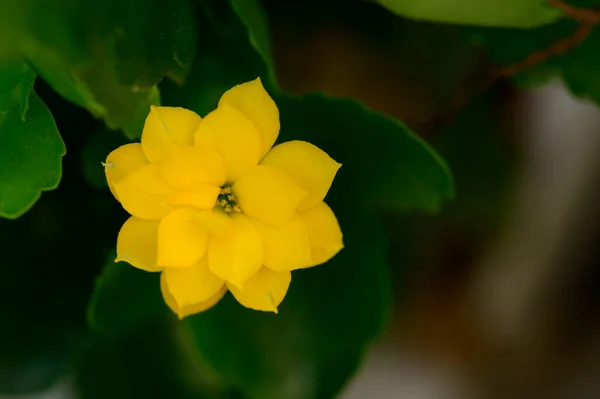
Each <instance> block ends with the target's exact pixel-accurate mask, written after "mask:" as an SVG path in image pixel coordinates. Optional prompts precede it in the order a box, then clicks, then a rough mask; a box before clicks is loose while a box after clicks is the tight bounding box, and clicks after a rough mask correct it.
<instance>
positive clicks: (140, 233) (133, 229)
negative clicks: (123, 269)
mask: <svg viewBox="0 0 600 399" xmlns="http://www.w3.org/2000/svg"><path fill="white" fill-rule="evenodd" d="M158 223H159V222H158V221H155V220H142V219H138V218H136V217H135V216H132V217H130V218H129V219H127V221H126V222H125V224H123V227H121V231H119V237H118V238H117V259H115V262H121V261H123V262H127V263H129V264H130V265H132V266H135V267H137V268H138V269H142V270H146V271H149V272H157V271H160V270H162V268H160V267H158V266H156V248H157V243H158Z"/></svg>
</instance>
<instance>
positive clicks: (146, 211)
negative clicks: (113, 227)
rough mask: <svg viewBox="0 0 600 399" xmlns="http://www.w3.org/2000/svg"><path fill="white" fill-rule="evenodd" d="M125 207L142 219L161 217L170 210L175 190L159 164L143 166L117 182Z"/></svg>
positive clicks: (121, 200)
mask: <svg viewBox="0 0 600 399" xmlns="http://www.w3.org/2000/svg"><path fill="white" fill-rule="evenodd" d="M114 186H115V191H116V192H117V195H118V196H119V201H120V202H121V205H123V208H125V210H126V211H127V212H129V213H130V214H132V215H133V216H137V217H139V218H141V219H161V218H162V217H164V216H165V215H166V214H167V213H168V212H169V211H170V210H171V207H170V206H169V205H168V200H169V198H170V197H171V196H173V195H174V194H175V190H174V189H173V188H172V187H171V186H169V185H168V184H167V183H166V182H165V181H164V180H163V179H162V177H161V173H160V167H159V166H158V165H152V164H150V165H146V166H142V167H141V168H139V169H138V170H136V171H134V172H132V173H130V174H129V175H127V176H126V177H125V178H124V179H121V180H120V181H118V182H116V183H115V185H114Z"/></svg>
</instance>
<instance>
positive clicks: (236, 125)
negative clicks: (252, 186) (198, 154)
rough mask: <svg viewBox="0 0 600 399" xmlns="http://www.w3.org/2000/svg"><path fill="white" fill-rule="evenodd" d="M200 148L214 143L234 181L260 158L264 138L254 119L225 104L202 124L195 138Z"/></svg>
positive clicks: (229, 176)
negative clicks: (259, 132)
mask: <svg viewBox="0 0 600 399" xmlns="http://www.w3.org/2000/svg"><path fill="white" fill-rule="evenodd" d="M194 142H195V145H196V146H198V147H204V146H209V147H210V146H212V147H214V148H215V149H216V150H217V151H218V152H219V154H220V155H221V159H223V163H224V165H225V170H226V172H227V181H230V182H233V181H235V180H237V179H238V178H239V177H240V176H242V175H243V174H244V173H245V172H246V171H247V170H248V169H250V168H251V167H253V166H255V165H256V164H257V163H258V160H259V159H260V148H261V141H260V135H259V134H258V131H257V130H256V127H255V126H254V124H253V123H252V121H251V120H250V119H248V118H247V117H246V116H244V114H242V113H241V112H240V111H238V110H237V109H235V108H233V107H232V106H230V105H227V104H224V105H223V106H220V107H219V108H217V109H216V110H214V111H212V112H211V113H210V114H208V115H207V116H206V117H205V118H204V119H203V120H202V123H200V126H199V127H198V130H197V131H196V135H195V138H194Z"/></svg>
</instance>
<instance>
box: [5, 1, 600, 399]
mask: <svg viewBox="0 0 600 399" xmlns="http://www.w3.org/2000/svg"><path fill="white" fill-rule="evenodd" d="M265 4H266V6H267V10H268V13H269V17H270V21H271V29H272V37H273V40H274V43H273V44H274V50H275V58H276V66H277V72H278V76H279V79H280V82H281V85H282V87H283V89H285V90H288V91H291V92H296V93H306V92H312V91H322V92H325V93H327V94H329V95H331V96H335V97H355V98H358V99H360V100H361V101H363V102H364V103H366V104H367V105H368V106H369V107H371V108H373V109H375V110H378V111H381V112H384V113H387V114H390V115H392V116H394V117H396V118H398V119H400V120H401V121H403V122H404V123H405V124H407V125H408V126H409V127H410V128H412V129H413V130H414V131H415V132H417V133H418V134H419V135H421V136H422V137H424V138H425V139H426V140H427V141H428V142H429V143H430V144H431V145H432V146H433V147H434V148H435V149H436V150H437V151H438V152H439V153H440V154H441V155H442V156H443V157H444V159H445V160H446V161H447V162H448V164H449V166H450V168H451V170H452V171H453V173H454V177H455V181H456V187H457V196H456V199H455V200H454V201H452V202H451V203H448V204H447V205H446V206H445V207H444V208H443V210H442V212H441V213H440V214H439V215H424V214H409V215H397V214H388V215H382V217H384V220H385V222H386V226H387V229H388V232H389V234H390V237H391V245H390V259H391V263H392V265H393V276H394V295H395V299H394V308H393V315H392V318H391V320H390V324H389V326H388V328H387V330H386V331H385V333H384V335H383V336H382V337H381V340H380V341H379V342H378V343H377V344H376V345H375V346H374V347H373V349H372V350H371V351H369V352H368V353H366V354H365V361H364V363H363V365H362V366H361V367H360V369H359V371H358V373H357V375H356V377H355V378H354V379H353V380H352V381H351V382H350V383H349V385H348V386H347V387H346V389H345V390H344V391H343V393H342V394H341V396H340V397H341V398H342V399H362V398H373V399H388V398H403V399H450V398H484V399H485V398H489V399H496V398H515V399H519V398H565V399H566V398H568V399H579V398H581V399H592V398H597V397H600V323H598V322H599V318H598V314H600V313H599V312H598V309H600V265H599V262H600V251H599V250H598V246H597V244H598V243H599V240H600V218H599V217H598V216H599V215H598V213H599V212H600V209H599V207H598V203H599V202H600V157H598V154H599V153H600V127H599V126H600V108H598V107H597V106H595V105H593V104H592V103H588V102H586V101H582V100H577V99H574V98H573V97H572V96H571V95H570V94H569V92H568V90H567V89H566V88H565V87H564V86H563V84H562V83H561V82H560V81H558V80H551V81H550V82H549V83H548V84H547V85H545V86H543V87H540V88H536V89H532V90H528V91H522V90H518V89H517V88H516V87H515V86H514V85H513V84H512V83H511V82H509V81H498V82H496V84H494V85H493V86H492V87H491V88H490V89H489V90H488V91H486V92H485V93H477V92H476V91H475V90H473V94H472V95H469V98H470V101H465V102H464V104H459V105H463V106H462V107H460V108H461V109H460V112H458V111H455V108H456V101H457V98H459V97H461V96H462V93H464V92H465V91H466V92H467V93H470V92H471V89H473V88H474V87H475V86H476V83H477V82H478V80H479V79H481V77H482V76H485V74H486V72H487V71H489V69H490V61H489V60H488V59H487V58H486V56H485V54H483V52H482V51H480V49H478V48H477V46H473V45H472V43H471V42H469V40H468V39H467V38H466V35H465V30H464V29H462V28H459V27H455V26H449V25H440V24H430V23H424V22H414V21H408V20H404V19H401V18H399V17H397V16H394V15H392V14H390V13H388V12H387V11H385V10H384V9H383V8H381V7H379V6H377V5H375V4H371V3H367V2H353V3H352V6H349V7H344V8H343V9H342V10H343V11H342V12H340V9H339V8H335V7H328V4H330V2H317V1H306V2H281V1H277V0H269V1H265ZM39 86H40V87H39V88H38V92H39V93H40V96H42V98H44V99H45V101H46V102H47V103H48V104H49V106H50V108H51V109H52V108H53V107H52V104H58V105H55V106H54V109H52V111H53V113H54V114H55V118H56V119H57V123H58V125H59V129H60V130H61V133H63V134H64V135H65V141H66V143H67V148H69V154H68V155H67V156H66V157H65V158H64V162H65V163H66V164H68V163H73V165H75V164H78V163H79V162H80V160H79V158H78V157H79V155H78V154H79V153H80V152H81V151H86V148H87V147H86V145H85V140H83V138H82V137H81V135H78V134H77V132H76V131H75V130H81V129H83V128H85V127H86V126H87V127H89V128H90V129H91V128H92V126H94V123H95V122H94V121H93V120H92V119H91V117H89V116H88V115H87V114H83V113H81V111H78V112H79V113H77V114H75V113H74V111H73V110H72V108H70V106H68V105H67V104H64V103H62V102H61V101H60V99H57V98H54V97H52V96H53V94H52V93H51V91H50V90H49V89H48V88H45V87H44V86H43V83H40V84H39ZM72 118H78V122H77V123H76V124H74V123H73V121H72ZM67 120H68V123H69V125H68V126H67ZM61 124H64V125H65V126H66V127H65V128H64V129H62V128H61ZM74 125H75V126H76V128H75V127H73V126H74ZM69 126H71V127H69ZM73 169H75V167H74V168H73ZM65 170H67V167H65ZM80 180H81V176H68V175H66V176H65V180H64V182H63V183H61V190H62V193H63V194H64V193H65V192H66V191H68V190H69V189H72V190H73V192H72V193H69V195H68V197H69V199H70V201H72V203H73V206H74V207H75V208H74V209H79V210H80V212H82V213H86V214H87V213H88V211H86V209H85V206H87V207H89V209H91V210H93V211H91V213H92V214H94V220H91V221H90V220H88V221H87V222H86V223H89V224H93V225H94V226H98V227H97V228H103V229H106V231H113V230H114V229H115V228H118V227H117V226H118V223H117V222H115V224H114V225H112V224H110V223H108V224H109V225H108V226H107V225H106V224H107V223H103V222H102V221H103V212H106V213H107V214H108V213H110V212H114V209H113V208H112V207H114V206H118V204H113V203H112V202H111V201H107V200H106V198H104V197H102V198H99V199H98V200H96V201H94V202H93V203H90V202H89V201H88V202H86V203H84V204H83V207H82V203H80V202H78V201H77V195H79V194H80V191H81V189H76V188H73V187H79V186H78V184H79V183H80ZM86 190H87V189H86ZM59 191H60V190H59ZM84 191H85V190H84ZM60 195H61V194H59V193H58V192H57V193H56V194H55V193H53V192H51V193H46V194H44V197H43V198H42V200H41V201H40V202H39V203H38V204H37V205H36V207H35V208H34V210H33V211H32V212H31V213H30V214H28V215H27V216H26V218H30V220H31V223H33V224H36V223H37V224H36V226H34V228H35V229H37V230H35V231H37V232H38V234H39V236H40V237H42V241H44V240H47V239H48V237H50V236H52V235H53V234H54V233H53V232H45V231H43V229H44V226H45V224H44V223H43V222H41V221H40V220H42V219H40V217H41V216H40V215H43V216H44V217H45V218H47V217H52V214H53V213H52V211H51V210H50V211H47V210H46V211H44V208H49V209H52V207H53V206H65V204H64V202H63V199H62V197H61V198H60V199H58V198H57V197H58V196H60ZM55 198H56V200H55ZM54 201H56V202H60V203H61V205H57V204H55V202H54ZM69 206H70V205H69ZM77 207H79V208H77ZM36 215H37V216H36ZM28 220H29V219H28ZM0 222H1V223H2V224H7V223H11V222H8V221H0ZM71 223H75V224H77V223H81V222H79V221H74V222H71ZM102 226H104V227H102ZM84 227H85V226H77V225H75V226H72V229H79V228H81V229H82V231H85V229H84ZM6 231H8V230H7V229H3V230H2V233H0V234H8V233H6ZM12 234H15V233H14V231H13V233H12ZM23 234H24V235H23V237H22V239H23V240H25V239H28V237H29V236H28V234H31V232H30V231H29V232H26V233H23ZM106 236H107V237H110V234H108V233H107V234H106ZM4 237H6V236H4ZM45 242H47V241H45ZM57 245H58V244H57ZM60 245H63V246H66V247H69V248H72V247H73V246H75V245H77V243H75V242H63V243H61V244H60ZM101 247H102V246H101V245H100V244H98V247H94V246H93V245H90V246H89V248H88V247H85V248H81V249H80V251H81V253H80V254H79V255H77V254H76V255H73V256H81V257H82V259H83V256H84V255H86V254H88V253H89V252H90V251H94V250H97V251H98V254H97V255H98V256H100V252H101V251H100V250H99V249H98V248H101ZM56 251H57V254H58V253H60V252H61V250H60V249H56ZM31 256H34V258H35V259H34V260H33V261H36V262H44V259H43V257H42V255H40V254H37V255H36V254H32V255H31ZM44 256H48V255H44ZM57 256H58V255H57ZM49 257H50V258H52V254H51V255H50V256H49ZM49 267H50V268H51V267H52V265H49ZM79 273H80V274H81V276H78V277H74V278H80V279H81V281H82V282H84V281H85V283H84V284H82V287H81V293H80V295H81V297H82V298H84V297H86V295H89V292H90V290H91V287H90V285H89V281H91V277H92V276H93V275H94V273H97V270H89V269H87V270H86V269H85V268H83V269H82V270H81V271H79ZM11 278H14V276H13V277H11ZM23 278H24V279H25V278H26V277H23ZM36 282H37V280H36ZM25 283H27V282H25ZM32 283H34V282H32ZM37 283H39V282H37ZM41 289H44V288H41ZM45 289H48V290H49V292H50V288H48V287H46V288H45ZM52 292H54V291H52ZM0 295H1V294H0ZM7 296H8V294H7ZM52 298H53V299H52V300H57V301H59V300H62V299H61V298H60V297H58V298H57V297H56V296H54V295H53V296H52ZM4 299H5V300H7V301H11V300H15V298H14V296H10V298H8V297H7V298H4ZM23 300H24V301H27V298H23ZM85 304H86V302H85V301H84V300H82V305H81V309H79V311H81V312H84V308H85ZM32 307H34V305H33V304H32ZM40 312H42V313H43V309H42V310H40ZM73 312H75V310H73ZM61 317H62V316H61ZM77 317H79V316H77V315H76V314H71V315H64V318H65V321H64V325H69V326H71V325H75V326H77V327H78V328H80V329H83V328H84V326H83V324H79V321H74V320H75V319H77ZM77 320H78V319H77ZM52 323H56V321H55V320H53V321H52ZM78 328H74V329H73V334H77V333H79V330H78ZM43 335H44V334H40V332H39V331H38V332H34V333H32V337H31V338H30V342H31V343H32V345H31V346H32V347H31V348H30V353H31V356H39V357H40V362H39V370H35V371H33V373H34V375H33V377H32V378H35V376H36V375H35V373H41V374H43V373H44V372H46V371H47V370H46V369H48V368H50V369H52V368H53V367H60V365H61V364H62V362H60V361H59V360H60V359H59V360H57V359H56V358H55V357H54V355H53V354H48V356H47V357H44V356H43V355H42V354H41V353H40V352H39V351H38V350H37V349H36V348H35V343H36V342H38V341H39V339H40V336H43ZM61 337H62V338H61V339H64V337H65V335H64V334H61ZM47 338H48V337H47ZM51 338H52V337H49V338H48V339H51ZM2 339H3V341H4V342H5V343H6V342H9V340H8V338H6V337H4V338H2ZM0 370H2V367H1V366H0ZM2 378H10V377H9V376H8V374H5V375H4V377H3V376H2V375H0V380H1V379H2ZM75 391H76V390H75V389H74V388H73V384H72V380H71V378H70V377H67V378H66V379H63V380H61V381H60V382H59V383H58V384H54V385H52V387H51V388H50V389H49V390H48V391H46V392H44V393H42V394H41V395H33V396H32V395H14V396H11V395H8V396H6V395H5V396H2V395H0V398H1V399H16V398H27V399H34V398H35V399H51V398H52V399H54V398H57V399H58V398H64V399H67V398H71V397H73V398H76V397H77V395H76V394H75Z"/></svg>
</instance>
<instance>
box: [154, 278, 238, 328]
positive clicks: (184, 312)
mask: <svg viewBox="0 0 600 399" xmlns="http://www.w3.org/2000/svg"><path fill="white" fill-rule="evenodd" d="M160 290H161V291H162V294H163V298H164V300H165V303H166V304H167V305H168V306H169V308H170V309H171V310H172V311H173V313H175V314H176V315H177V317H179V319H183V318H184V317H187V316H191V315H193V314H196V313H200V312H204V311H205V310H208V309H210V308H212V307H213V306H215V305H216V304H217V303H218V302H219V301H220V300H221V298H223V296H224V295H225V293H226V292H227V287H226V286H225V285H223V286H222V287H221V289H220V290H219V291H218V292H217V293H216V294H214V295H213V296H212V297H210V298H209V299H207V300H205V301H202V302H199V303H195V304H193V305H187V306H183V307H180V306H179V305H178V304H177V301H176V300H175V298H174V297H173V295H171V293H170V292H169V286H168V285H167V282H166V279H165V274H164V273H162V274H161V276H160Z"/></svg>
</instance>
